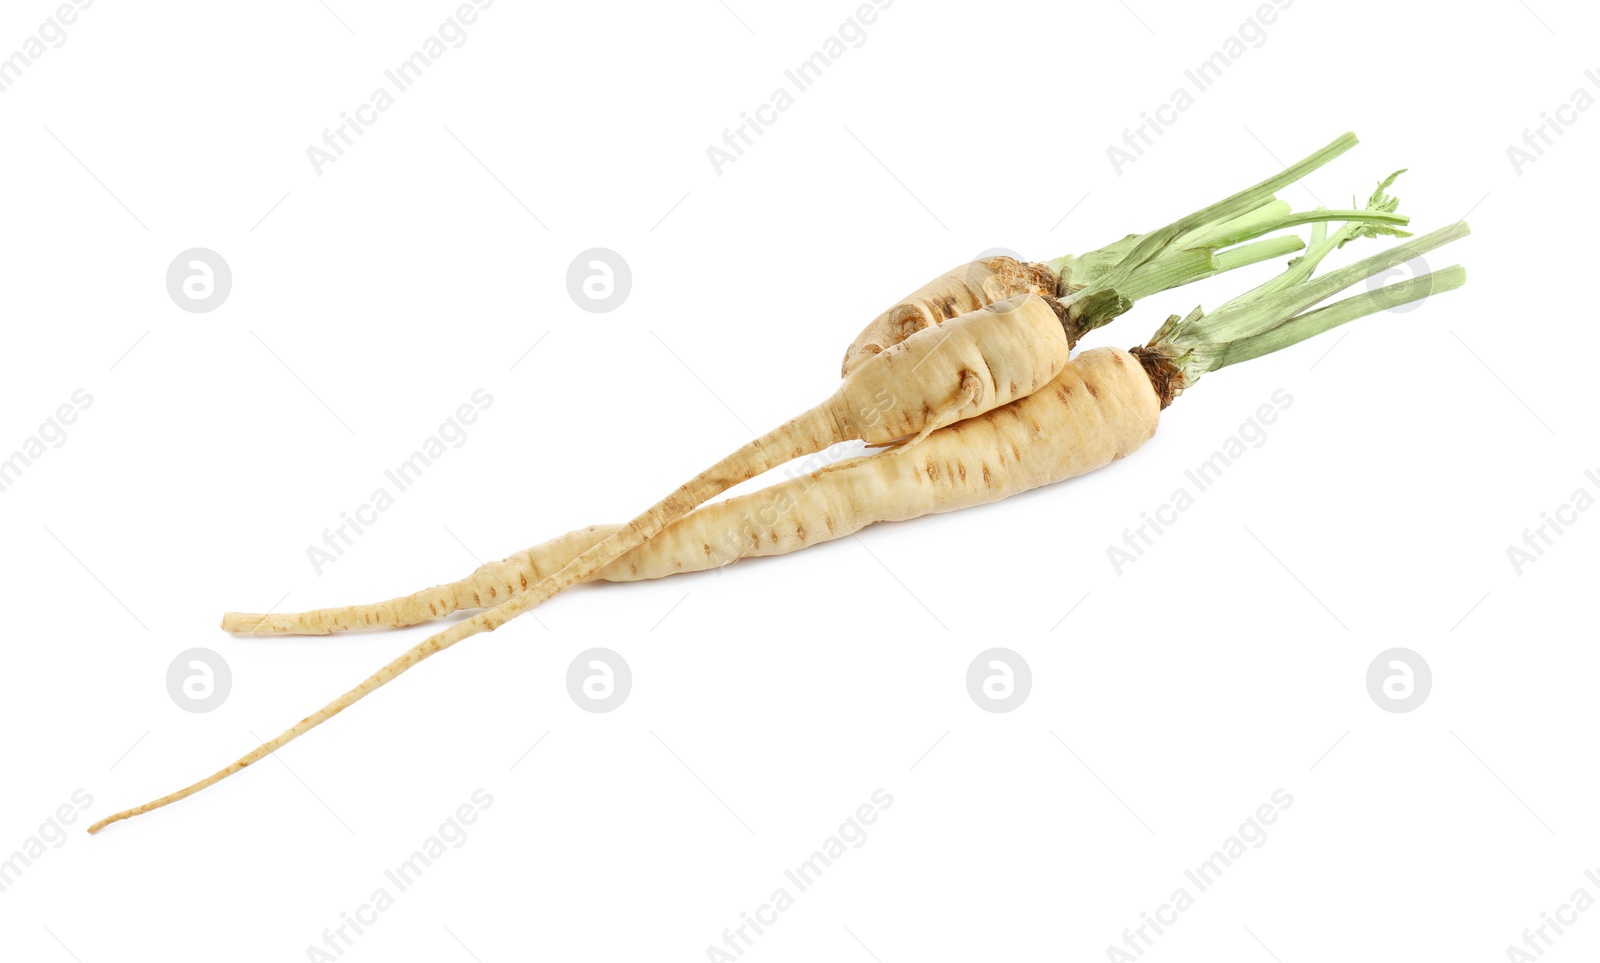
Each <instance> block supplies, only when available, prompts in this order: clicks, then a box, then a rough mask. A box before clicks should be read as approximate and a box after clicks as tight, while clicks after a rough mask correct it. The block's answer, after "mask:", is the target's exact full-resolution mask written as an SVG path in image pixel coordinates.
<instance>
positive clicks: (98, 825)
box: [89, 813, 128, 836]
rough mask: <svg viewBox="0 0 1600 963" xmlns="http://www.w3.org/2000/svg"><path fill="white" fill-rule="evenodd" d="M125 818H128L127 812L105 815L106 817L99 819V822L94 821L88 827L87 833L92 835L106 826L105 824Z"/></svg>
mask: <svg viewBox="0 0 1600 963" xmlns="http://www.w3.org/2000/svg"><path fill="white" fill-rule="evenodd" d="M127 818H128V814H127V813H117V814H116V815H115V816H107V817H106V818H104V819H102V820H100V821H99V822H97V823H95V824H94V825H93V826H90V827H89V835H91V836H93V835H94V834H95V833H98V832H99V831H100V830H102V829H104V828H106V827H107V826H109V825H111V824H112V823H115V822H120V821H122V820H124V819H127Z"/></svg>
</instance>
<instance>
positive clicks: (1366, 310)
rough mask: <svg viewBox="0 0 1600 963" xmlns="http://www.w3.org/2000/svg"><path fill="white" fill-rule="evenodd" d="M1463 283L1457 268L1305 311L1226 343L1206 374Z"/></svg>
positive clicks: (1464, 274)
mask: <svg viewBox="0 0 1600 963" xmlns="http://www.w3.org/2000/svg"><path fill="white" fill-rule="evenodd" d="M1466 283H1467V272H1466V269H1465V268H1463V267H1461V265H1459V264H1454V265H1451V266H1450V267H1447V268H1443V269H1441V270H1438V271H1434V272H1432V273H1430V274H1424V275H1422V276H1421V277H1414V278H1408V279H1406V280H1404V281H1396V282H1395V283H1393V284H1390V285H1386V286H1385V287H1382V288H1379V289H1378V290H1376V291H1368V292H1366V293H1365V294H1357V295H1355V296H1354V297H1349V298H1345V299H1344V300H1343V301H1335V302H1334V303H1333V304H1330V305H1328V306H1327V307H1323V308H1318V309H1316V310H1315V311H1307V312H1306V313H1305V314H1302V315H1300V316H1298V317H1295V318H1291V319H1289V320H1288V321H1285V322H1283V323H1282V324H1280V325H1278V326H1276V327H1274V328H1270V329H1268V330H1267V331H1265V332H1263V333H1261V334H1258V335H1256V336H1254V337H1250V338H1242V339H1240V340H1238V341H1230V342H1228V343H1227V345H1226V346H1225V347H1224V349H1223V351H1222V353H1221V356H1220V357H1219V358H1218V360H1217V361H1216V362H1215V363H1214V365H1213V366H1212V368H1211V369H1210V370H1212V371H1216V370H1217V369H1219V368H1226V367H1227V366H1229V365H1232V364H1238V363H1239V362H1241V361H1250V360H1253V359H1255V358H1259V357H1261V356H1262V355H1264V354H1271V353H1272V352H1274V351H1281V350H1283V349H1284V348H1287V347H1289V346H1290V345H1292V344H1299V343H1300V342H1301V341H1304V340H1306V339H1307V338H1314V337H1316V336H1317V335H1319V334H1322V333H1324V332H1327V331H1331V330H1333V329H1334V328H1337V327H1338V326H1339V325H1341V324H1346V323H1348V322H1350V321H1354V320H1355V319H1357V318H1364V317H1366V316H1367V315H1369V314H1375V313H1376V312H1378V311H1386V310H1388V309H1389V308H1394V307H1399V306H1400V305H1402V304H1410V303H1411V302H1412V301H1420V300H1422V299H1423V298H1426V297H1429V296H1430V295H1434V294H1443V293H1444V292H1446V291H1454V290H1455V289H1456V288H1459V287H1461V286H1462V285H1463V284H1466Z"/></svg>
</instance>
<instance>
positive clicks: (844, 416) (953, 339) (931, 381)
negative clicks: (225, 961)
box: [90, 295, 1071, 832]
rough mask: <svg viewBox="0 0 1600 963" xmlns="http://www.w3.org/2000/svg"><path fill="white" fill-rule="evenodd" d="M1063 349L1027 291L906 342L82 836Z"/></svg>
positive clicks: (959, 407) (1029, 377) (1058, 356)
mask: <svg viewBox="0 0 1600 963" xmlns="http://www.w3.org/2000/svg"><path fill="white" fill-rule="evenodd" d="M1070 353H1071V352H1070V348H1069V346H1068V345H1067V338H1066V333H1065V331H1064V330H1063V328H1062V324H1061V318H1060V317H1059V316H1058V315H1057V313H1056V311H1055V309H1054V308H1053V307H1052V306H1051V305H1050V304H1049V303H1047V302H1046V301H1044V300H1043V299H1041V298H1038V297H1034V296H1031V295H1029V296H1026V297H1022V298H1014V299H1010V300H1005V301H999V302H996V303H995V304H992V305H989V306H987V307H985V308H983V309H981V310H978V311H974V312H972V313H970V314H967V315H963V316H962V317H960V318H956V319H954V320H952V321H950V322H949V323H947V324H944V325H941V326H940V327H939V328H937V329H930V330H928V331H925V332H922V333H921V334H919V335H916V336H913V337H910V338H907V339H906V340H904V341H902V342H900V343H899V344H897V345H895V346H894V347H893V348H892V349H890V350H888V351H884V352H882V353H881V354H878V355H875V356H874V357H873V358H871V359H870V360H869V361H868V362H867V363H866V364H863V365H861V366H860V367H859V368H857V369H856V370H855V371H853V372H851V373H850V376H849V377H847V378H846V379H845V380H844V383H843V384H842V385H840V386H839V388H838V390H836V391H835V392H834V393H833V394H832V395H831V396H829V398H828V399H827V400H826V401H824V402H823V403H822V404H820V405H818V406H816V407H815V408H812V409H811V410H810V411H808V412H806V413H804V414H802V415H800V416H798V417H797V418H794V419H791V420H790V421H788V422H785V423H784V424H783V425H781V426H779V427H778V428H776V429H774V430H773V431H771V432H768V433H767V434H766V435H763V436H762V437H760V438H758V439H756V440H754V441H752V442H750V443H749V444H747V445H744V446H742V447H741V448H739V449H738V450H737V451H735V452H734V453H733V454H731V455H729V456H727V457H726V458H724V459H722V460H721V461H719V462H717V464H715V465H713V466H712V467H711V468H709V469H707V470H706V471H704V472H701V473H700V474H698V475H696V476H695V477H694V478H692V479H690V480H689V481H688V482H686V483H684V484H683V485H681V486H679V487H678V488H677V489H676V490H674V491H673V492H672V493H671V494H669V495H668V496H667V497H666V498H663V499H662V500H661V501H659V502H657V503H656V504H655V505H653V506H651V507H650V508H649V509H647V510H646V511H645V512H644V513H643V514H641V515H639V516H638V517H637V518H635V519H634V520H633V521H631V522H629V523H628V524H626V525H624V526H622V527H621V528H620V529H618V530H617V531H614V532H612V533H610V534H609V535H607V536H606V537H605V538H604V539H602V540H601V541H600V542H599V543H597V544H596V545H594V546H592V547H591V548H588V549H586V550H585V551H584V552H583V553H582V554H580V555H579V556H578V557H576V558H574V559H573V560H572V561H570V562H568V563H567V564H566V565H564V566H562V567H561V568H560V569H559V570H558V571H556V572H553V573H551V574H550V575H549V576H548V577H546V578H544V579H542V580H540V581H539V582H538V583H537V584H535V585H532V586H529V587H528V588H527V589H526V590H525V591H522V592H520V593H518V594H516V595H514V596H512V597H511V598H509V599H507V600H505V601H503V602H501V603H500V604H498V605H496V606H495V607H494V608H491V609H489V610H488V611H485V612H481V613H479V614H478V615H475V616H473V617H472V618H470V619H467V620H466V621H464V622H458V623H456V624H455V625H453V626H451V627H450V628H448V629H446V630H444V631H443V632H439V633H437V634H435V635H433V636H430V637H429V638H427V639H425V640H423V641H422V642H420V643H418V644H417V645H415V646H413V647H412V648H410V649H408V650H407V651H406V652H404V653H403V654H402V655H400V656H399V657H398V658H396V659H395V660H393V661H392V662H390V663H389V664H388V665H386V666H384V667H383V668H382V669H379V670H378V671H377V672H375V673H374V674H372V675H371V676H369V677H368V678H367V679H366V680H365V681H364V682H362V683H361V684H360V685H358V686H356V687H355V688H354V689H351V690H349V691H348V692H346V693H344V694H343V695H341V696H339V697H338V698H337V699H335V700H334V701H332V702H330V703H328V704H327V705H326V706H324V707H322V708H321V709H319V710H317V711H316V712H314V713H312V714H311V715H309V716H307V717H306V718H304V719H302V720H300V722H298V723H296V724H295V725H294V726H292V727H291V728H289V729H288V730H286V731H285V732H283V733H282V734H280V735H279V736H278V737H277V738H275V739H272V740H271V741H269V742H267V743H264V744H263V745H261V746H259V747H257V748H256V749H255V750H253V751H251V752H249V753H246V754H245V755H244V756H242V757H240V758H239V759H238V760H236V761H235V762H233V763H232V764H230V765H229V766H227V767H225V768H223V769H221V770H219V771H217V772H216V773H213V774H212V775H210V776H208V777H207V778H205V779H203V780H201V781H200V782H197V783H194V784H193V785H190V786H188V787H187V788H185V789H182V790H180V791H178V792H176V793H173V794H171V795H168V796H164V797H162V798H161V799H157V800H154V801H152V802H149V803H146V804H144V805H143V806H139V807H137V808H135V809H130V810H126V811H124V812H121V813H118V814H116V815H114V816H111V817H109V818H107V819H105V820H102V821H101V822H99V823H96V824H95V825H94V826H91V827H90V831H91V832H95V831H98V830H99V829H101V828H102V827H104V826H105V825H107V824H109V823H113V822H116V821H118V820H121V819H126V818H128V817H129V816H136V815H139V814H140V813H145V812H149V811H150V810H152V809H158V808H160V807H162V806H165V805H167V804H169V803H172V802H176V801H177V800H179V799H183V798H186V797H188V796H190V795H192V794H194V793H196V792H198V791H200V790H201V789H204V788H205V787H207V786H210V785H212V784H214V783H217V782H220V781H221V780H223V779H225V778H227V777H228V776H230V775H232V774H233V773H235V772H238V771H239V770H241V769H243V768H245V767H246V766H249V765H251V764H252V763H254V762H256V761H257V760H259V759H262V758H263V757H265V756H266V755H268V754H269V753H271V752H274V751H276V750H277V749H278V748H280V747H282V746H284V745H286V744H288V743H289V742H291V741H292V740H294V739H296V738H298V737H299V736H301V735H303V734H305V733H306V732H309V731H310V730H312V729H314V728H316V727H317V726H318V725H320V724H321V723H323V722H324V721H326V720H328V719H331V718H332V717H333V716H335V715H337V714H339V713H340V712H343V711H344V710H345V709H347V708H349V707H350V706H352V705H354V704H355V703H356V702H358V701H360V700H361V699H363V698H365V697H366V696H367V695H369V694H370V693H372V692H374V691H376V690H377V689H379V688H381V687H382V686H384V685H386V684H388V683H389V682H390V681H391V680H393V679H394V678H395V677H397V676H399V675H400V674H401V673H403V672H405V671H406V670H407V669H409V668H411V667H412V666H414V665H416V664H417V663H419V662H421V661H422V660H424V659H426V658H428V657H430V656H432V655H434V654H436V653H438V652H442V651H444V650H445V649H447V648H449V647H451V646H453V645H455V644H456V643H457V642H460V641H461V640H462V639H465V638H469V637H470V636H473V635H476V634H478V633H479V632H493V631H494V630H495V629H497V628H499V627H500V626H501V625H504V624H505V623H506V622H508V621H510V620H511V619H514V618H516V617H517V616H518V615H521V614H522V613H524V612H526V611H528V610H529V609H532V608H534V607H535V606H537V605H539V604H541V603H543V602H544V601H546V600H548V599H549V598H551V597H552V596H554V595H555V594H556V593H558V592H560V591H561V590H562V589H565V588H567V587H569V586H571V585H575V584H577V583H579V582H583V581H587V580H588V579H590V578H593V577H594V575H595V573H596V572H598V571H600V570H601V569H603V568H605V567H606V566H607V565H609V564H611V563H612V562H613V561H615V560H616V559H617V558H620V557H621V556H623V555H625V554H627V553H628V552H630V551H632V550H633V549H634V548H636V547H638V546H639V545H642V544H644V543H645V542H646V541H648V540H649V539H650V538H651V537H652V536H654V535H655V534H657V533H658V532H660V531H661V530H662V529H663V528H665V527H666V526H667V525H670V524H671V523H672V522H674V521H676V520H677V519H679V518H681V517H683V516H684V515H685V514H687V513H688V512H690V511H691V510H693V509H694V508H695V507H696V506H698V505H700V504H701V503H703V502H705V501H706V500H707V499H710V498H714V497H715V496H717V495H719V494H721V493H722V492H725V491H727V490H728V489H729V488H732V487H733V486H735V485H737V484H739V483H740V482H742V481H747V480H749V479H751V478H754V477H756V476H757V475H759V474H762V473H763V472H765V471H767V470H769V469H771V468H775V467H777V466H778V465H781V464H783V463H785V462H788V461H791V460H793V459H795V458H799V457H801V456H804V455H809V454H814V453H816V452H819V451H821V450H823V449H824V448H827V447H828V446H830V445H833V444H837V443H839V442H841V441H851V440H861V441H866V442H870V443H875V444H890V443H895V442H897V441H901V440H902V439H906V438H908V436H909V439H910V440H909V441H904V442H903V444H904V445H905V447H908V448H915V447H916V446H917V445H918V444H919V443H921V442H922V441H923V440H924V439H925V438H926V437H927V436H928V435H929V434H931V433H932V432H934V431H937V430H938V429H940V428H943V427H944V426H946V425H949V424H952V423H954V422H957V421H960V420H962V419H966V418H971V417H975V416H977V415H981V414H983V413H984V412H986V411H990V410H992V409H994V408H997V407H1000V406H1001V405H1006V404H1009V403H1011V402H1012V401H1015V400H1017V399H1018V398H1023V397H1026V396H1027V395H1029V394H1032V393H1033V392H1034V391H1035V390H1037V389H1039V388H1040V387H1043V386H1044V385H1046V384H1049V383H1050V381H1051V380H1052V379H1053V378H1054V377H1055V376H1056V374H1057V373H1059V372H1060V371H1061V369H1062V368H1063V367H1065V366H1066V364H1067V361H1068V357H1069V355H1070Z"/></svg>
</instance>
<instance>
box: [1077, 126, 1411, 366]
mask: <svg viewBox="0 0 1600 963" xmlns="http://www.w3.org/2000/svg"><path fill="white" fill-rule="evenodd" d="M1355 144H1356V137H1355V135H1354V134H1345V135H1343V136H1341V137H1339V138H1337V139H1335V140H1334V141H1333V142H1332V143H1330V144H1328V145H1327V146H1326V147H1324V148H1322V149H1321V150H1319V151H1317V152H1316V153H1314V154H1312V155H1310V156H1309V157H1306V158H1305V159H1304V160H1301V161H1300V162H1299V163H1296V164H1294V165H1292V166H1290V167H1288V168H1286V169H1284V170H1283V171H1280V172H1279V173H1278V174H1276V175H1274V176H1272V177H1269V178H1267V179H1266V180H1264V181H1262V182H1260V183H1259V184H1255V185H1253V186H1251V187H1248V188H1246V189H1245V190H1242V191H1240V192H1238V193H1237V194H1234V195H1232V196H1230V197H1226V198H1224V199H1222V200H1220V201H1218V202H1216V203H1215V204H1212V205H1210V206H1208V207H1204V208H1201V209H1200V210H1198V211H1195V212H1194V213H1192V214H1189V215H1187V216H1185V217H1182V218H1179V219H1178V220H1176V221H1174V222H1172V223H1171V224H1168V225H1167V226H1166V227H1163V228H1159V229H1157V230H1155V231H1152V232H1150V233H1148V234H1142V235H1129V236H1127V237H1124V238H1121V239H1119V240H1117V241H1113V242H1112V243H1110V244H1107V245H1106V246H1104V247H1102V248H1099V249H1097V250H1094V251H1090V252H1088V253H1087V254H1083V255H1077V256H1074V255H1068V256H1066V257H1060V258H1056V259H1055V260H1053V261H1049V262H1047V263H1048V266H1049V267H1050V269H1051V270H1053V271H1054V272H1055V273H1056V276H1057V277H1059V278H1060V279H1061V287H1062V291H1063V296H1062V303H1063V305H1064V306H1065V307H1066V309H1067V323H1068V325H1069V335H1072V336H1073V337H1074V340H1076V339H1077V338H1081V337H1082V336H1083V335H1084V334H1086V333H1088V332H1089V331H1092V330H1094V329H1095V328H1098V327H1101V326H1102V325H1104V324H1106V323H1108V322H1110V321H1111V320H1112V319H1114V318H1116V317H1117V316H1118V315H1120V314H1122V313H1123V312H1125V311H1127V310H1128V309H1129V308H1130V307H1132V305H1133V302H1134V301H1136V300H1138V299H1140V298H1144V297H1149V296H1150V295H1152V294H1157V293H1159V292H1161V291H1166V290H1170V289H1172V288H1176V287H1181V286H1182V285H1185V284H1189V283H1191V282H1193V281H1198V280H1201V279H1202V278H1208V277H1213V276H1215V275H1217V274H1220V273H1222V272H1224V271H1228V270H1232V269H1233V268H1236V267H1242V266H1244V265H1246V264H1254V263H1256V262H1258V261H1261V260H1266V259H1268V258H1272V257H1279V256H1282V255H1284V254H1289V253H1293V252H1294V251H1297V250H1299V249H1300V248H1301V246H1302V245H1301V243H1300V241H1299V240H1298V239H1287V238H1272V239H1268V241H1267V242H1263V243H1262V244H1260V245H1256V244H1247V243H1245V242H1249V241H1253V240H1254V239H1256V238H1260V237H1262V236H1263V235H1266V234H1271V233H1273V232H1275V231H1280V230H1284V229H1286V228H1293V227H1298V226H1301V225H1304V224H1313V225H1314V224H1321V223H1326V222H1329V221H1343V222H1345V227H1344V228H1343V231H1344V232H1346V233H1349V232H1351V231H1352V230H1354V233H1352V234H1350V236H1359V235H1362V234H1369V235H1374V236H1375V235H1376V234H1380V233H1382V234H1403V233H1404V232H1402V231H1401V230H1400V229H1399V228H1400V226H1402V225H1404V224H1406V223H1408V221H1409V219H1408V218H1406V217H1405V216H1404V215H1400V214H1396V213H1394V205H1393V204H1390V205H1388V206H1387V207H1378V206H1374V205H1373V204H1371V203H1369V204H1368V206H1367V208H1366V209H1365V210H1354V209H1350V210H1334V211H1329V210H1320V209H1319V210H1314V211H1303V212H1299V213H1295V212H1293V211H1292V210H1291V209H1290V207H1289V205H1288V204H1287V203H1285V202H1283V201H1281V200H1278V199H1277V198H1276V197H1274V196H1273V195H1274V193H1275V192H1276V191H1278V190H1280V189H1281V188H1283V187H1285V186H1286V185H1288V184H1292V183H1294V182H1295V181H1296V180H1299V179H1300V178H1301V177H1304V176H1305V175H1306V174H1308V173H1310V172H1311V171H1314V170H1316V169H1317V168H1319V167H1321V166H1322V165H1324V164H1326V163H1328V162H1329V161H1331V160H1332V159H1333V158H1335V157H1338V156H1339V155H1340V154H1343V153H1344V152H1345V151H1347V150H1349V149H1350V148H1351V147H1354V146H1355ZM1392 181H1393V178H1392V177H1391V178H1390V179H1389V181H1386V182H1384V184H1383V185H1381V187H1386V186H1387V185H1388V184H1389V183H1391V182H1392ZM1381 187H1380V194H1381ZM1377 196H1378V195H1374V197H1375V198H1376V197H1377ZM1388 200H1392V199H1388ZM1357 225H1358V226H1357ZM1318 236H1319V237H1321V235H1318ZM1345 239H1348V238H1345ZM1341 243H1342V241H1341ZM1238 244H1243V245H1244V246H1243V247H1240V248H1238V249H1237V250H1233V249H1232V248H1233V245H1238ZM1318 260H1320V257H1319V258H1318Z"/></svg>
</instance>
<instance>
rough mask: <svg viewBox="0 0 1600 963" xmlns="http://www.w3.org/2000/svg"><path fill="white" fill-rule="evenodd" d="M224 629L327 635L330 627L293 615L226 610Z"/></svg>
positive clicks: (270, 633) (229, 630)
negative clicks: (320, 625) (315, 624)
mask: <svg viewBox="0 0 1600 963" xmlns="http://www.w3.org/2000/svg"><path fill="white" fill-rule="evenodd" d="M222 631H224V632H231V633H233V634H234V635H327V634H329V633H330V632H331V630H330V629H326V628H321V629H319V628H318V627H317V626H312V625H307V624H306V623H305V621H304V620H302V619H301V618H299V617H297V616H293V615H256V614H255V613H253V612H224V613H223V614H222Z"/></svg>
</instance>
